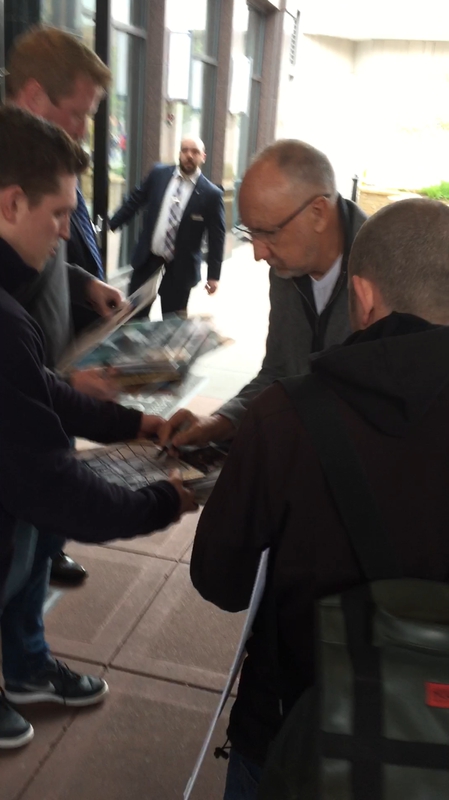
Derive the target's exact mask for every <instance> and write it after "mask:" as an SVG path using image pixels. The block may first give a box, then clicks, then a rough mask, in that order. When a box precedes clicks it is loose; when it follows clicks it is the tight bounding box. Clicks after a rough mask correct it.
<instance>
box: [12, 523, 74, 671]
mask: <svg viewBox="0 0 449 800" xmlns="http://www.w3.org/2000/svg"><path fill="white" fill-rule="evenodd" d="M63 546H64V539H62V538H61V537H60V536H57V535H56V534H51V533H45V534H40V533H38V532H37V530H36V528H34V527H33V526H32V525H30V524H29V523H27V522H18V523H17V525H16V530H15V535H14V556H13V561H12V564H11V570H10V573H9V575H8V578H7V581H6V586H5V598H4V605H3V608H2V609H0V630H1V641H2V651H3V677H4V679H5V681H13V682H17V683H22V682H26V681H28V680H30V678H32V677H33V676H34V675H36V674H37V673H38V672H40V670H42V669H43V668H44V667H45V666H46V664H47V662H48V660H49V647H48V644H47V642H46V641H45V631H44V622H43V618H42V614H43V607H44V602H45V598H46V595H47V590H48V576H49V572H50V559H51V558H52V557H53V556H54V555H55V554H56V553H57V552H58V551H59V550H61V547H63Z"/></svg>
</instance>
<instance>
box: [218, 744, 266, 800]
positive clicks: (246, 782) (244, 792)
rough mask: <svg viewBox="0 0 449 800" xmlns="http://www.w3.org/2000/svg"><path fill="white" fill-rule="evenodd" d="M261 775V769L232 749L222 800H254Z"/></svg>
mask: <svg viewBox="0 0 449 800" xmlns="http://www.w3.org/2000/svg"><path fill="white" fill-rule="evenodd" d="M261 775H262V767H258V766H257V764H253V762H252V761H249V760H248V759H247V758H244V756H241V755H240V753H237V752H236V751H235V750H234V748H233V747H232V748H231V753H230V757H229V763H228V774H227V776H226V788H225V793H224V797H223V800H256V796H257V789H258V786H259V782H260V778H261Z"/></svg>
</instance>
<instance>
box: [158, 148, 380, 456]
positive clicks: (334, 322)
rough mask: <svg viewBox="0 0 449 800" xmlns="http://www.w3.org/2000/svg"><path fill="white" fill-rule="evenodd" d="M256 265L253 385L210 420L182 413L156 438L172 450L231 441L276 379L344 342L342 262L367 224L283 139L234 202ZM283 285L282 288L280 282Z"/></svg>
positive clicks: (312, 153)
mask: <svg viewBox="0 0 449 800" xmlns="http://www.w3.org/2000/svg"><path fill="white" fill-rule="evenodd" d="M239 205H240V214H241V218H242V222H243V223H244V226H243V225H242V226H239V229H240V230H241V231H244V232H245V233H246V235H247V236H248V238H250V239H251V240H252V243H253V247H254V257H255V259H256V261H267V262H268V264H269V265H270V267H271V272H270V285H271V288H270V300H271V313H270V326H269V331H268V338H267V349H266V355H265V358H264V361H263V364H262V368H261V370H260V372H259V374H258V375H257V377H256V378H254V380H252V381H251V382H250V383H249V384H248V385H247V386H244V387H243V389H241V390H240V392H239V393H238V395H237V396H236V397H234V398H233V399H232V400H229V401H228V402H227V403H225V404H224V405H223V406H221V408H220V409H219V410H218V411H217V412H216V413H215V414H213V415H212V416H210V417H197V416H195V415H194V414H192V413H191V412H190V411H187V410H186V409H181V410H180V411H178V412H177V413H176V414H175V415H174V416H173V417H172V418H171V420H169V421H168V422H167V424H166V425H165V428H164V429H163V430H162V431H161V441H162V443H163V444H165V443H166V442H167V441H171V442H172V443H173V445H174V446H175V447H178V446H181V445H185V444H198V445H201V444H205V443H207V442H209V441H223V440H226V439H232V438H233V437H234V435H235V433H236V430H237V428H238V426H239V424H240V422H241V420H242V418H243V416H244V414H245V411H246V409H247V408H248V406H249V404H250V402H251V401H252V400H253V399H254V398H255V397H256V396H257V395H258V394H260V392H261V391H263V390H264V389H266V388H267V387H268V386H270V384H271V383H273V381H275V380H277V379H278V378H284V377H287V376H290V375H299V374H301V373H305V372H308V371H309V358H310V355H311V354H312V353H316V352H319V351H320V350H324V349H326V348H327V347H330V346H331V345H334V344H339V343H341V342H343V341H344V339H345V338H346V337H347V336H349V334H350V332H351V331H350V325H349V315H348V289H347V262H348V257H349V252H350V250H351V246H352V243H353V241H354V238H355V235H356V233H357V231H358V230H359V228H360V227H361V225H362V224H363V222H364V221H365V219H366V217H365V215H364V214H363V212H362V211H361V210H360V209H359V208H358V207H357V206H356V205H355V204H354V203H352V202H351V201H350V200H344V199H343V198H342V197H341V195H340V194H339V193H338V192H337V189H336V185H335V175H334V171H333V168H332V165H331V164H330V162H329V159H328V158H327V157H326V156H325V155H324V154H323V153H321V152H320V151H319V150H316V149H315V148H314V147H312V146H311V145H309V144H305V143H304V142H300V141H297V140H294V139H285V140H280V141H278V142H275V143H274V144H273V145H270V146H269V147H267V148H266V149H265V150H264V151H263V152H262V153H260V155H259V156H258V157H257V158H256V160H255V161H254V162H253V164H252V165H251V167H250V168H249V169H248V171H247V172H246V174H245V177H244V179H243V182H242V186H241V189H240V196H239ZM285 279H287V280H285Z"/></svg>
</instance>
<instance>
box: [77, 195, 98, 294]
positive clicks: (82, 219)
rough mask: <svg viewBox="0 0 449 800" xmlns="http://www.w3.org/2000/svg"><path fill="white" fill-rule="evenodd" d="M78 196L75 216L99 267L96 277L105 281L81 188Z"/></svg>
mask: <svg viewBox="0 0 449 800" xmlns="http://www.w3.org/2000/svg"><path fill="white" fill-rule="evenodd" d="M76 196H77V199H78V205H77V207H76V209H75V211H74V212H73V216H74V217H76V219H77V220H78V224H79V225H80V227H81V230H82V231H83V234H84V238H85V240H86V242H87V244H88V245H89V250H90V252H91V254H92V257H93V259H94V261H95V264H96V265H97V275H96V277H97V278H100V280H104V271H103V264H102V261H101V254H100V251H99V249H98V244H97V240H96V238H95V234H94V231H93V228H92V223H91V221H90V217H89V212H88V210H87V206H86V201H85V200H84V197H83V195H82V192H81V190H80V188H79V186H77V189H76Z"/></svg>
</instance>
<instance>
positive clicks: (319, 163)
mask: <svg viewBox="0 0 449 800" xmlns="http://www.w3.org/2000/svg"><path fill="white" fill-rule="evenodd" d="M270 164H271V165H272V166H274V167H275V168H276V169H277V170H278V171H279V172H280V173H282V175H283V176H284V177H285V179H286V181H287V183H288V184H289V185H291V186H292V188H293V189H294V190H296V191H297V190H298V187H303V188H304V189H305V190H306V191H309V192H310V193H312V192H313V194H328V195H330V196H331V198H332V199H335V198H336V196H337V189H336V186H335V174H334V170H333V168H332V164H331V163H330V161H329V159H328V157H327V156H325V155H324V153H322V152H321V151H320V150H317V149H316V147H312V145H310V144H307V143H306V142H300V141H299V140H298V139H279V141H277V142H274V144H271V145H269V147H266V148H265V150H262V152H261V153H259V154H258V155H257V156H256V158H255V160H254V161H253V163H252V164H251V166H250V168H249V169H248V171H247V173H246V175H245V179H244V180H246V179H247V178H248V179H251V178H252V177H253V176H254V175H256V176H257V175H258V174H260V172H261V171H263V169H264V168H265V167H266V166H267V165H270Z"/></svg>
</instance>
